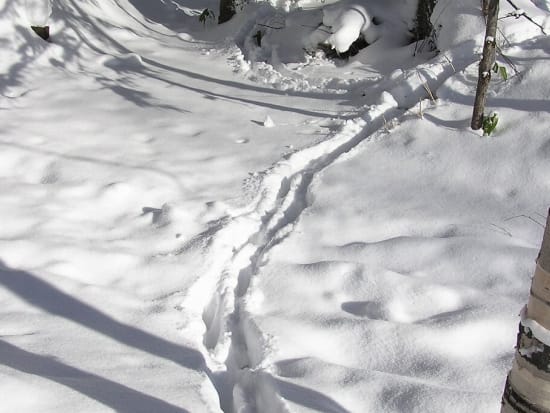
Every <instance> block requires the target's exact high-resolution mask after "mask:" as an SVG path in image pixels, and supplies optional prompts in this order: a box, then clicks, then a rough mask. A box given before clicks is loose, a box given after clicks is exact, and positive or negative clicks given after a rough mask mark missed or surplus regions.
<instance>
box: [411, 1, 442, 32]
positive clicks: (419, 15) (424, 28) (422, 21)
mask: <svg viewBox="0 0 550 413" xmlns="http://www.w3.org/2000/svg"><path fill="white" fill-rule="evenodd" d="M436 1H437V0H418V5H417V6H416V19H415V27H414V36H415V40H416V41H419V40H423V39H427V38H428V37H430V36H431V35H432V32H433V25H432V22H431V17H432V12H433V10H434V7H435V3H436Z"/></svg>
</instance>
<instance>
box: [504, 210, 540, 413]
mask: <svg viewBox="0 0 550 413" xmlns="http://www.w3.org/2000/svg"><path fill="white" fill-rule="evenodd" d="M501 413H550V210H549V211H548V219H547V221H546V229H545V231H544V237H543V240H542V246H541V249H540V253H539V256H538V258H537V264H536V269H535V276H534V278H533V281H532V284H531V295H530V296H529V301H528V302H527V306H526V308H525V309H524V310H523V311H522V320H521V322H520V324H519V333H518V338H517V346H516V354H515V357H514V362H513V364H512V370H511V371H510V373H509V374H508V378H507V380H506V385H505V387H504V395H503V396H502V410H501Z"/></svg>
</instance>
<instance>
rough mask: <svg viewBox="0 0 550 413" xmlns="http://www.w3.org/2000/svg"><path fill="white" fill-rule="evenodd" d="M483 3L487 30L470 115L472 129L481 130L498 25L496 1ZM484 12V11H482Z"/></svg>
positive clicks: (493, 61) (493, 60)
mask: <svg viewBox="0 0 550 413" xmlns="http://www.w3.org/2000/svg"><path fill="white" fill-rule="evenodd" d="M487 1H488V4H487V2H486V1H484V3H483V8H485V5H486V4H487V29H486V30H485V42H484V45H483V57H482V58H481V63H480V64H479V75H478V78H477V90H476V100H475V103H474V112H473V114H472V124H471V126H472V129H474V130H478V129H481V126H482V124H483V112H484V110H485V101H486V99H487V89H488V88H489V82H490V81H491V68H492V67H493V64H494V63H495V49H496V37H497V23H498V1H499V0H487ZM484 12H485V10H484Z"/></svg>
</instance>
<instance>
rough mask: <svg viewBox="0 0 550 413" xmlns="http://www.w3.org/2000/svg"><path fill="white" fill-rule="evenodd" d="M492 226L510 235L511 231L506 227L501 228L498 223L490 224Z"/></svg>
mask: <svg viewBox="0 0 550 413" xmlns="http://www.w3.org/2000/svg"><path fill="white" fill-rule="evenodd" d="M491 225H492V226H493V227H495V228H498V229H500V230H501V231H502V232H504V233H505V234H506V235H508V236H509V237H511V236H512V233H511V232H510V231H508V230H507V229H506V228H503V227H500V226H498V225H495V224H491Z"/></svg>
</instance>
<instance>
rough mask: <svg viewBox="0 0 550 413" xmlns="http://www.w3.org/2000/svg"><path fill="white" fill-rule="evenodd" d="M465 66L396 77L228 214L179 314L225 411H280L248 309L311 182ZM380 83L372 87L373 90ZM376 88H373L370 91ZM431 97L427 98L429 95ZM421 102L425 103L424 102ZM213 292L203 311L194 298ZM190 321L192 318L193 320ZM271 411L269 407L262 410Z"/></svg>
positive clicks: (270, 173)
mask: <svg viewBox="0 0 550 413" xmlns="http://www.w3.org/2000/svg"><path fill="white" fill-rule="evenodd" d="M470 63H471V59H464V60H463V61H458V60H457V61H455V62H454V65H453V64H450V63H449V60H448V57H446V56H439V57H438V58H437V59H434V60H433V61H431V62H429V63H426V64H424V65H421V66H419V67H417V68H416V69H415V70H414V71H411V72H410V73H403V72H401V73H399V80H398V81H395V80H396V79H395V76H394V81H395V82H394V83H392V84H391V86H392V87H391V89H390V91H384V92H382V93H381V94H380V98H379V103H378V104H376V105H373V106H371V108H370V109H369V110H368V111H367V112H366V113H365V114H364V115H363V117H362V118H357V119H355V120H348V121H346V122H345V123H344V124H343V126H342V129H341V131H340V132H338V133H336V134H335V135H334V136H332V137H330V138H328V139H326V140H324V141H322V142H320V143H318V144H315V145H313V146H311V147H308V148H305V149H302V150H300V151H297V152H295V153H293V154H291V155H290V156H288V157H285V159H283V160H281V161H279V162H277V163H276V164H275V165H274V166H272V167H271V168H269V169H268V170H266V171H265V172H262V173H260V174H259V175H260V176H261V184H260V185H259V188H258V190H257V193H258V195H257V197H256V199H255V200H254V201H253V202H252V203H251V204H250V205H248V206H246V207H244V208H238V209H235V210H233V211H231V214H230V215H229V216H228V217H226V218H225V219H224V223H223V224H222V227H221V228H219V230H217V231H216V232H215V234H214V235H213V236H212V239H211V240H210V242H209V243H210V244H211V246H210V248H209V251H208V253H207V257H209V258H207V264H206V267H207V268H208V271H207V272H206V273H205V274H203V275H201V276H200V278H199V280H198V281H197V283H196V284H195V285H194V286H193V287H192V288H191V289H190V290H189V292H188V294H187V295H188V298H187V299H186V300H184V302H183V304H182V306H181V309H182V311H183V312H184V313H186V314H187V315H189V314H193V313H194V314H195V318H196V319H198V318H199V313H198V311H199V310H200V311H201V312H202V321H203V323H204V325H202V326H201V325H200V322H197V321H195V323H191V324H194V325H193V326H192V327H190V328H191V329H196V330H201V329H202V330H203V331H204V332H203V345H204V349H205V356H206V357H207V358H208V359H209V360H210V363H211V367H212V369H213V375H214V377H217V378H215V385H216V388H217V389H218V392H219V394H220V400H221V406H222V409H223V410H224V411H225V412H233V411H250V412H260V411H262V412H264V411H265V412H283V411H286V408H285V407H284V406H285V404H284V402H283V401H282V398H281V396H280V395H278V394H277V390H276V387H275V386H274V385H273V383H272V378H271V376H270V375H269V371H270V366H269V356H268V355H269V351H270V350H269V338H268V337H265V336H264V335H263V334H262V332H261V330H260V329H259V328H258V327H257V326H256V324H255V322H254V319H253V318H251V317H250V316H249V312H248V310H247V306H248V301H247V300H248V298H249V287H250V285H251V282H252V280H253V277H254V276H255V275H256V274H257V273H258V270H259V268H260V267H261V266H262V265H264V264H265V262H266V261H267V260H268V256H269V252H270V250H271V249H272V248H273V247H275V246H276V245H278V244H279V243H281V242H283V241H284V240H285V238H286V237H288V235H289V234H290V233H291V232H292V231H293V229H294V227H295V226H296V225H297V223H298V221H299V219H300V216H301V214H302V213H303V212H304V211H305V210H306V209H307V208H308V207H309V206H310V205H311V203H312V202H313V197H314V194H312V193H311V192H310V187H311V184H312V183H313V182H314V180H315V179H316V178H317V177H318V176H319V174H321V173H322V172H323V170H324V169H326V168H327V167H328V166H330V165H331V164H333V163H334V162H335V161H336V160H337V159H338V158H340V157H341V156H342V155H343V154H346V153H348V152H350V151H352V150H353V149H355V148H357V147H358V146H359V145H360V144H361V143H362V142H365V141H369V140H372V139H375V140H378V139H381V138H383V137H385V136H387V133H388V131H389V129H390V128H392V127H393V126H392V124H393V122H398V119H399V118H400V117H401V116H403V114H404V113H406V112H407V111H408V109H409V107H412V106H414V105H415V104H416V103H417V102H418V101H419V100H424V99H426V101H427V102H429V100H428V99H429V98H430V97H429V94H430V93H431V92H429V90H436V89H437V87H438V86H439V85H440V84H441V83H442V82H443V81H445V80H446V79H447V78H448V77H449V76H451V75H452V74H453V73H455V70H456V68H457V67H458V68H459V70H460V69H462V68H463V67H465V66H466V65H468V64H470ZM377 86H378V87H379V85H375V87H377ZM373 89H374V88H373ZM432 98H433V96H432ZM426 104H427V103H425V105H426ZM207 294H210V295H211V299H210V301H209V302H208V303H207V305H206V306H205V307H201V303H199V302H197V297H202V296H205V295H207ZM191 318H192V317H191ZM268 406H269V407H268Z"/></svg>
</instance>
